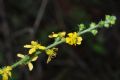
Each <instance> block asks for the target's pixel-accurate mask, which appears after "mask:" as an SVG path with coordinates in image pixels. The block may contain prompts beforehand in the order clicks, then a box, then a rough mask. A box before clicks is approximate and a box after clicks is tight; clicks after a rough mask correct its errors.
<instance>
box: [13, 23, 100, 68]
mask: <svg viewBox="0 0 120 80" xmlns="http://www.w3.org/2000/svg"><path fill="white" fill-rule="evenodd" d="M98 27H99V24H98V25H97V26H95V27H92V28H91V27H90V28H88V29H86V30H84V31H81V32H78V35H79V36H80V35H82V34H85V33H87V32H90V31H91V30H93V29H96V28H98ZM64 42H65V39H62V40H60V41H58V42H54V43H53V44H51V45H49V46H47V48H46V49H50V48H53V47H55V46H57V45H59V44H62V43H64ZM41 53H42V52H40V51H37V52H36V55H39V54H41ZM32 58H33V57H29V56H25V58H23V59H21V60H19V61H18V62H16V63H14V64H13V65H12V68H15V67H17V66H19V65H22V64H25V62H28V61H30V60H31V59H32Z"/></svg>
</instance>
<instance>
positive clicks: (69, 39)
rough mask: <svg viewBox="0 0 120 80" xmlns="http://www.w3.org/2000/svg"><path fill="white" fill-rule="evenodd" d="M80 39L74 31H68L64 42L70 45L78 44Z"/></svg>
mask: <svg viewBox="0 0 120 80" xmlns="http://www.w3.org/2000/svg"><path fill="white" fill-rule="evenodd" d="M81 41H82V37H79V36H78V34H77V33H76V32H73V33H69V34H68V37H66V43H68V44H70V45H76V44H78V45H80V44H81Z"/></svg>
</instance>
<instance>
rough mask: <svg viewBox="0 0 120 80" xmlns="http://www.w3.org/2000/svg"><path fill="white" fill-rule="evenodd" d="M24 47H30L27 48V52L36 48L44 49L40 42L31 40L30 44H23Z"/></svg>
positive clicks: (30, 52)
mask: <svg viewBox="0 0 120 80" xmlns="http://www.w3.org/2000/svg"><path fill="white" fill-rule="evenodd" d="M24 48H30V50H29V54H32V53H34V52H35V51H36V50H37V49H40V50H45V48H46V47H45V46H41V44H39V43H38V42H36V41H31V45H24Z"/></svg>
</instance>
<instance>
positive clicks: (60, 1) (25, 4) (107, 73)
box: [0, 0, 120, 80]
mask: <svg viewBox="0 0 120 80" xmlns="http://www.w3.org/2000/svg"><path fill="white" fill-rule="evenodd" d="M119 5H120V0H0V67H2V66H5V65H11V64H13V63H14V62H16V61H17V60H19V58H17V57H16V54H17V53H18V52H21V53H25V52H27V50H26V49H24V48H23V45H24V44H26V43H30V41H31V40H36V41H39V42H40V43H42V44H44V45H46V46H47V45H49V44H51V43H52V40H51V39H49V38H48V35H49V34H50V33H51V32H59V31H67V32H73V31H76V30H78V27H77V26H78V24H80V23H84V24H86V25H88V24H89V23H91V22H98V21H100V20H101V19H104V16H105V15H106V14H109V15H115V16H116V17H117V23H116V25H114V26H113V27H111V28H109V29H105V28H102V29H100V30H99V33H98V34H97V35H96V36H93V35H92V34H90V33H88V34H85V35H83V42H82V44H81V45H80V46H76V47H74V46H70V45H67V44H61V45H59V46H58V48H59V51H58V52H57V57H56V58H55V59H53V60H52V61H51V62H50V63H49V64H46V60H47V56H46V55H45V54H44V53H43V54H41V55H40V57H39V59H38V60H37V61H36V62H34V69H33V71H31V72H29V70H28V67H27V66H20V67H17V68H16V69H14V71H13V72H12V73H13V74H12V78H11V80H120V62H119V61H120V36H119V35H120V27H119V25H120V22H119V21H120V7H119ZM26 54H27V53H26ZM0 80H1V79H0Z"/></svg>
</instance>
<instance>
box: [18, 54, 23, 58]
mask: <svg viewBox="0 0 120 80" xmlns="http://www.w3.org/2000/svg"><path fill="white" fill-rule="evenodd" d="M17 56H18V57H20V58H24V57H25V56H24V55H23V54H17Z"/></svg>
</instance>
